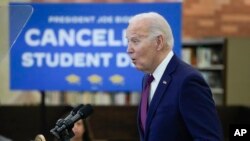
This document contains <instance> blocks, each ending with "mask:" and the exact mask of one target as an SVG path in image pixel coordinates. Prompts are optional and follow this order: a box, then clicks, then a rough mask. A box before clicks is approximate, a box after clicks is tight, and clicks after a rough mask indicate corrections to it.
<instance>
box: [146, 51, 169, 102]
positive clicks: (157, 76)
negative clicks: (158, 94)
mask: <svg viewBox="0 0 250 141" xmlns="http://www.w3.org/2000/svg"><path fill="white" fill-rule="evenodd" d="M173 56H174V53H173V51H170V52H169V54H168V55H167V56H166V57H165V59H164V60H163V61H162V62H161V63H160V65H159V66H158V67H157V68H156V69H155V71H154V72H153V76H154V81H152V83H151V84H150V96H149V102H148V103H150V102H151V100H152V98H153V96H154V93H155V91H156V88H157V86H158V84H159V82H160V80H161V77H162V75H163V73H164V71H165V69H166V67H167V65H168V64H169V62H170V60H171V58H172V57H173Z"/></svg>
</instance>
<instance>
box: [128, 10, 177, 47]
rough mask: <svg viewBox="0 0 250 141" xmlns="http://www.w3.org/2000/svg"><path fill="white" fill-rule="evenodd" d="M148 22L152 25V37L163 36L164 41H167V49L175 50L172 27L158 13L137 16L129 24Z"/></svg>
mask: <svg viewBox="0 0 250 141" xmlns="http://www.w3.org/2000/svg"><path fill="white" fill-rule="evenodd" d="M140 20H148V21H149V22H151V23H150V27H149V28H150V29H149V30H150V36H154V37H155V36H159V35H163V38H164V41H166V45H167V47H170V48H173V45H174V38H173V33H172V29H171V27H170V25H169V24H168V22H167V20H166V19H165V18H164V17H163V16H161V15H160V14H158V13H156V12H148V13H141V14H138V15H135V16H134V17H132V18H131V19H130V20H129V24H131V23H133V22H136V21H140Z"/></svg>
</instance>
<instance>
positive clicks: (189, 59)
mask: <svg viewBox="0 0 250 141" xmlns="http://www.w3.org/2000/svg"><path fill="white" fill-rule="evenodd" d="M182 59H183V60H184V61H185V62H186V63H188V64H191V65H193V66H196V67H198V68H208V67H212V66H219V67H220V66H221V65H222V64H223V57H222V50H221V48H216V47H203V46H198V47H191V46H190V47H184V48H182ZM221 69H223V68H221Z"/></svg>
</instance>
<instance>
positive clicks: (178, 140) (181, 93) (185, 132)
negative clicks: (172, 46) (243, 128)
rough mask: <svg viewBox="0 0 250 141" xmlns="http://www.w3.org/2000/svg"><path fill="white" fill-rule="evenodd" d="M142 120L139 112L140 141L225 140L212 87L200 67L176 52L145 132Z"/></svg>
mask: <svg viewBox="0 0 250 141" xmlns="http://www.w3.org/2000/svg"><path fill="white" fill-rule="evenodd" d="M145 79H147V78H146V77H144V81H145ZM143 87H144V86H143ZM139 109H140V108H139ZM138 113H140V111H139V112H138ZM139 119H140V114H138V119H137V120H138V122H137V123H138V127H139V133H140V138H141V141H222V140H223V139H222V128H221V123H220V121H219V118H218V115H217V111H216V108H215V104H214V101H213V99H212V94H211V90H210V89H209V86H208V85H207V83H206V82H205V80H204V79H203V77H202V76H201V74H200V73H199V72H198V71H197V70H195V69H194V68H192V67H191V66H190V65H187V64H186V63H184V62H183V61H182V60H180V59H179V58H178V57H177V56H175V55H174V56H173V57H172V59H171V60H170V62H169V64H168V66H167V68H166V69H165V72H164V74H163V76H162V78H161V80H160V82H159V84H158V86H157V89H156V91H155V93H154V96H153V99H152V101H151V103H150V106H149V111H148V115H147V120H146V129H145V133H143V131H142V130H141V128H140V127H141V126H140V124H139V123H140V122H139Z"/></svg>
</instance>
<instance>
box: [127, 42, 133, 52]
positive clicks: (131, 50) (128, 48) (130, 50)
mask: <svg viewBox="0 0 250 141" xmlns="http://www.w3.org/2000/svg"><path fill="white" fill-rule="evenodd" d="M127 53H128V54H131V53H133V48H132V46H131V44H129V43H128V47H127Z"/></svg>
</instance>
